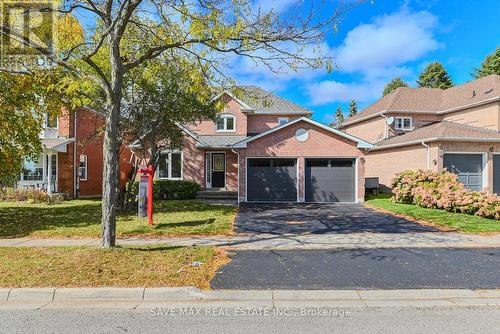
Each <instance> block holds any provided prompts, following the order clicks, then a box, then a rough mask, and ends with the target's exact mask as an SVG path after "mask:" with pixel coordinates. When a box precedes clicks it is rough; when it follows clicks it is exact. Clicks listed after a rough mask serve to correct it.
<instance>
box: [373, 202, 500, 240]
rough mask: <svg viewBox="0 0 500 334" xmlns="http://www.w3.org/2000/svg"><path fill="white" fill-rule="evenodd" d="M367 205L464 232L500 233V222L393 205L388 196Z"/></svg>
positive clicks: (442, 211) (404, 205)
mask: <svg viewBox="0 0 500 334" xmlns="http://www.w3.org/2000/svg"><path fill="white" fill-rule="evenodd" d="M366 204H368V205H371V206H374V207H377V208H381V209H384V210H387V211H390V212H394V213H397V214H401V215H405V216H409V217H411V218H414V219H417V220H422V221H426V222H429V223H431V224H435V225H439V226H446V227H449V228H452V229H456V230H459V231H462V232H468V233H484V232H500V221H497V220H494V219H486V218H481V217H477V216H472V215H465V214H461V213H451V212H446V211H444V210H437V209H426V208H421V207H418V206H416V205H412V204H399V203H392V202H391V201H390V199H389V198H388V197H387V196H385V197H382V198H380V197H379V198H369V199H367V200H366Z"/></svg>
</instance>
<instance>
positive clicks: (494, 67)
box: [472, 46, 500, 79]
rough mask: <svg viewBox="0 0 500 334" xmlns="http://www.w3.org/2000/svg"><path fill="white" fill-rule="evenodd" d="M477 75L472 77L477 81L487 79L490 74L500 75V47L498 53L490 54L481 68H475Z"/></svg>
mask: <svg viewBox="0 0 500 334" xmlns="http://www.w3.org/2000/svg"><path fill="white" fill-rule="evenodd" d="M474 71H475V73H472V76H473V77H474V78H476V79H479V78H482V77H485V76H487V75H490V74H498V75H500V46H499V47H497V49H496V51H495V52H493V53H491V54H489V55H488V56H487V57H486V59H484V61H483V62H482V63H481V66H480V67H476V68H474Z"/></svg>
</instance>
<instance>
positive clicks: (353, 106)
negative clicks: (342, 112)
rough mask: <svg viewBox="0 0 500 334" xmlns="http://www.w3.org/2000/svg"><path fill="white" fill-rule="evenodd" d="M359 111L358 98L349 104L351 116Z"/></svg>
mask: <svg viewBox="0 0 500 334" xmlns="http://www.w3.org/2000/svg"><path fill="white" fill-rule="evenodd" d="M357 113H358V104H357V103H356V100H351V104H350V105H349V117H351V116H354V115H356V114H357Z"/></svg>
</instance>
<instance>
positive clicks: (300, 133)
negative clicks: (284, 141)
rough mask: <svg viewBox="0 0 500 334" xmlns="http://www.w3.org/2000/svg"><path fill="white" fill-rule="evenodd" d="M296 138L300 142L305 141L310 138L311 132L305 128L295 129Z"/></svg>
mask: <svg viewBox="0 0 500 334" xmlns="http://www.w3.org/2000/svg"><path fill="white" fill-rule="evenodd" d="M295 138H296V139H297V140H298V141H300V142H304V141H306V140H307V139H308V138H309V132H307V130H306V129H304V128H299V129H297V131H295Z"/></svg>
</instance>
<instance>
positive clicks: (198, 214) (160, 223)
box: [0, 200, 237, 238]
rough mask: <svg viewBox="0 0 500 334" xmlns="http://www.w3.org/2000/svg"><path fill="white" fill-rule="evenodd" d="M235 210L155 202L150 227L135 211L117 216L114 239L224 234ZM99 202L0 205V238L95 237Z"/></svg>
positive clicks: (212, 206) (192, 204)
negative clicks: (116, 237)
mask: <svg viewBox="0 0 500 334" xmlns="http://www.w3.org/2000/svg"><path fill="white" fill-rule="evenodd" d="M236 210H237V209H236V208H235V207H229V206H220V205H209V204H204V203H202V202H199V201H196V200H189V201H157V202H156V203H155V207H154V214H153V222H154V225H153V226H149V225H148V224H147V219H139V218H138V216H137V212H129V213H118V217H117V236H118V237H127V236H145V237H160V236H184V235H217V234H228V233H230V232H231V230H232V223H233V220H234V216H235V214H236ZM100 220H101V201H100V200H72V201H65V202H62V203H60V204H54V205H47V204H28V203H24V202H0V238H19V237H32V238H72V237H75V238H84V237H95V238H97V237H99V235H100V229H101V224H100Z"/></svg>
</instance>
